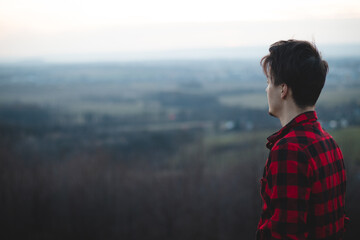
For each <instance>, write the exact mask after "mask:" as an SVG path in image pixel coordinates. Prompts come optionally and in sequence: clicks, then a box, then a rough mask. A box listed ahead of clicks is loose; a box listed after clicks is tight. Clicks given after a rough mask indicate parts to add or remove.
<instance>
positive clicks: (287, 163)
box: [257, 143, 312, 239]
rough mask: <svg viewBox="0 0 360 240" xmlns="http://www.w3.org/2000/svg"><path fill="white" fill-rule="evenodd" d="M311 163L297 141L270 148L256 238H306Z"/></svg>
mask: <svg viewBox="0 0 360 240" xmlns="http://www.w3.org/2000/svg"><path fill="white" fill-rule="evenodd" d="M310 166H311V164H310V163H309V158H308V157H307V155H306V153H305V152H304V151H303V150H301V149H299V146H298V145H296V144H290V143H285V144H279V145H275V146H274V147H273V149H272V150H271V152H270V154H269V158H268V164H267V169H266V172H265V174H264V177H263V179H262V181H264V182H265V184H264V187H263V188H264V189H262V191H263V193H262V195H263V199H264V201H265V209H263V210H264V212H263V214H265V215H267V217H266V218H264V219H265V220H264V221H263V222H262V224H261V226H259V230H258V233H257V236H258V239H306V238H307V236H308V232H307V229H306V224H307V215H308V211H309V199H310V192H311V176H312V170H311V167H310Z"/></svg>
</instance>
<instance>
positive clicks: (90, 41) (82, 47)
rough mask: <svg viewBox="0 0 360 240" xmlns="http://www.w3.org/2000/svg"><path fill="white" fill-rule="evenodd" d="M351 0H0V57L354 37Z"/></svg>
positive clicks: (359, 25) (358, 11)
mask: <svg viewBox="0 0 360 240" xmlns="http://www.w3.org/2000/svg"><path fill="white" fill-rule="evenodd" d="M358 29H360V1H358V0H302V1H291V0H286V1H285V0H275V1H269V0H252V1H240V0H221V1H220V0H218V1H212V0H181V1H180V0H131V1H130V0H129V1H121V0H101V1H96V0H62V1H59V0H51V1H49V0H0V59H3V60H4V59H5V60H6V59H10V60H11V59H23V58H39V59H50V60H54V59H55V60H56V58H59V59H60V58H61V59H63V60H67V59H68V60H70V59H72V58H76V56H83V57H85V58H86V56H90V55H91V56H93V57H94V56H96V55H99V56H100V55H101V56H110V55H112V56H113V55H116V54H121V53H131V52H137V53H138V54H141V53H142V52H149V51H166V50H178V51H180V50H182V49H210V48H230V47H241V46H268V45H269V44H271V43H273V42H274V41H277V40H280V39H289V38H298V39H305V40H310V41H315V42H316V43H317V44H318V45H320V47H321V45H326V44H344V43H351V44H354V43H355V44H360V31H359V30H358Z"/></svg>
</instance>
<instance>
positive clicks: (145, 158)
mask: <svg viewBox="0 0 360 240" xmlns="http://www.w3.org/2000/svg"><path fill="white" fill-rule="evenodd" d="M327 61H328V62H329V66H330V72H329V75H328V77H327V82H326V84H325V87H324V89H323V92H322V95H321V96H320V99H319V101H318V104H317V113H318V117H319V120H320V122H321V124H322V126H323V128H324V129H326V130H327V131H328V132H329V133H330V134H331V135H333V136H334V138H335V140H336V141H337V142H338V144H339V145H340V147H341V149H342V150H343V154H344V158H345V164H346V168H347V174H348V183H347V196H346V197H347V198H346V200H347V202H346V208H347V209H346V210H347V214H348V215H349V217H350V219H351V224H350V227H349V229H348V232H347V238H346V239H355V238H356V236H359V234H360V229H359V228H357V227H356V226H359V225H360V206H359V204H358V202H359V201H360V192H359V191H358V189H359V187H360V57H347V58H335V57H333V58H330V59H327ZM265 88H266V79H265V76H264V75H263V73H262V70H261V67H260V65H259V60H254V59H241V60H240V59H239V60H236V59H231V60H230V59H229V60H200V59H198V60H171V61H164V60H163V61H160V60H159V61H134V62H108V63H76V64H70V63H64V64H59V63H58V64H55V63H52V64H50V63H41V62H38V63H36V62H22V63H11V64H10V63H9V64H5V63H2V64H1V65H0V171H1V173H0V223H1V226H2V230H1V231H0V237H1V238H2V239H85V238H86V239H129V240H131V239H196V240H200V239H214V240H215V239H226V240H228V239H254V237H255V231H256V226H257V223H258V220H259V217H260V211H261V198H260V194H259V187H260V185H259V179H260V176H261V174H262V171H263V167H264V164H265V161H266V158H267V154H268V149H266V147H265V144H266V138H267V137H268V136H269V135H270V134H272V133H273V132H275V131H277V130H279V129H280V128H281V126H280V122H279V121H278V120H277V119H274V118H272V117H270V116H269V115H268V113H267V109H268V108H267V99H266V93H265Z"/></svg>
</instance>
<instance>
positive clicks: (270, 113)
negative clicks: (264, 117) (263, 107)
mask: <svg viewBox="0 0 360 240" xmlns="http://www.w3.org/2000/svg"><path fill="white" fill-rule="evenodd" d="M268 113H269V115H270V116H272V117H275V118H276V116H275V115H274V114H273V113H272V112H271V111H270V110H269V112H268Z"/></svg>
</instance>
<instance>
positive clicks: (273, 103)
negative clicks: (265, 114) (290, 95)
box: [265, 77, 282, 117]
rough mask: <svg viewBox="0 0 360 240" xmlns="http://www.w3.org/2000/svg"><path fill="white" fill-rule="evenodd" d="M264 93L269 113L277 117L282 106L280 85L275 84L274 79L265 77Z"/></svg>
mask: <svg viewBox="0 0 360 240" xmlns="http://www.w3.org/2000/svg"><path fill="white" fill-rule="evenodd" d="M265 91H266V95H267V100H268V106H269V114H270V115H271V116H274V117H278V116H279V113H280V111H281V108H282V99H281V91H282V86H281V84H280V85H279V86H275V84H274V80H272V79H271V77H268V78H267V88H266V90H265Z"/></svg>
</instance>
